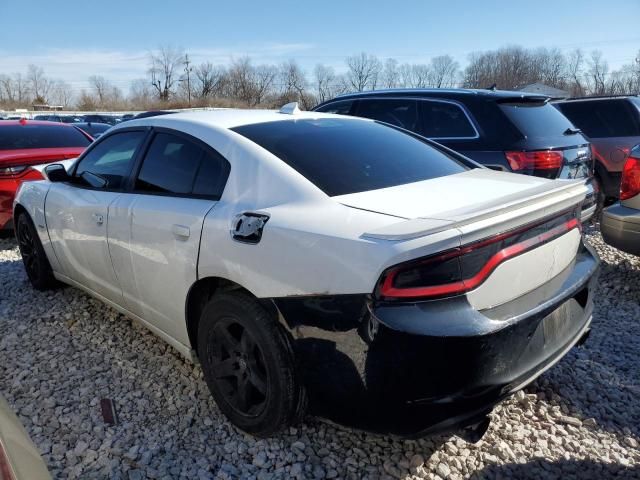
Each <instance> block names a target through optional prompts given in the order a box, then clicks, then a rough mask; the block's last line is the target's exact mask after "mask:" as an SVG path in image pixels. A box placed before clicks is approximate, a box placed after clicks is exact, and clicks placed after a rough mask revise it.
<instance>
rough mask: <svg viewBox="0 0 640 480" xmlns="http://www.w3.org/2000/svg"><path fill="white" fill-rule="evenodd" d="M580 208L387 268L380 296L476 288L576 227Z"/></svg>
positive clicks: (398, 297)
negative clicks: (502, 266)
mask: <svg viewBox="0 0 640 480" xmlns="http://www.w3.org/2000/svg"><path fill="white" fill-rule="evenodd" d="M578 218H579V215H578V212H577V211H571V212H567V213H564V214H562V215H560V216H556V217H553V218H550V219H547V220H543V221H541V222H537V223H534V224H531V225H527V226H525V227H522V228H518V229H516V230H512V231H509V232H505V233H502V234H499V235H496V236H494V237H490V238H487V239H484V240H480V241H478V242H474V243H472V244H469V245H466V246H463V247H459V248H455V249H453V250H449V251H447V252H443V253H440V254H437V255H434V256H430V257H425V258H420V259H417V260H413V261H409V262H407V263H403V264H400V265H397V266H395V267H391V268H389V269H387V270H386V271H385V272H384V273H383V274H382V276H381V277H380V280H379V283H378V287H377V289H376V296H377V298H379V299H381V300H412V299H413V300H416V299H421V300H426V299H432V298H442V297H449V296H454V295H460V294H462V293H465V292H468V291H470V290H473V289H474V288H476V287H478V286H479V285H480V284H482V283H483V282H484V281H485V280H486V279H487V278H488V277H489V276H490V275H491V273H493V271H494V270H495V269H496V268H498V266H499V265H500V264H501V263H503V262H505V261H506V260H509V259H510V258H513V257H516V256H518V255H521V254H523V253H525V252H528V251H530V250H533V249H534V248H537V247H539V246H541V245H542V244H544V243H547V242H550V241H552V240H554V239H556V238H558V237H560V236H562V235H564V234H565V233H567V232H569V231H571V230H573V229H574V228H579V229H580V228H581V224H580V220H579V219H578Z"/></svg>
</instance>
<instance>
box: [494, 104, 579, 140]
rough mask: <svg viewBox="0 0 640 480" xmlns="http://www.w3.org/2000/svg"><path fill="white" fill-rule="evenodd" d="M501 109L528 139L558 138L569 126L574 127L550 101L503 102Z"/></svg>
mask: <svg viewBox="0 0 640 480" xmlns="http://www.w3.org/2000/svg"><path fill="white" fill-rule="evenodd" d="M500 110H502V112H503V113H504V114H505V115H506V116H507V117H508V118H509V120H511V122H513V124H514V125H515V126H516V128H517V129H518V130H519V131H520V133H522V135H524V136H525V137H526V138H528V139H539V140H540V139H553V138H556V139H557V138H558V137H561V136H562V135H563V133H564V132H565V131H566V130H567V129H568V128H574V127H573V125H572V124H571V122H570V121H569V120H568V119H567V118H566V117H565V116H564V115H563V114H562V113H560V112H559V111H558V110H556V109H555V108H554V107H553V106H552V105H550V104H548V103H542V102H524V103H501V104H500Z"/></svg>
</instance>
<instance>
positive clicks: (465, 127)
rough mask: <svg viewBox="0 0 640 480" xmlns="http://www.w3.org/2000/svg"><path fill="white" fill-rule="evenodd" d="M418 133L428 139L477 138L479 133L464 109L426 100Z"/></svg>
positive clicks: (422, 107)
mask: <svg viewBox="0 0 640 480" xmlns="http://www.w3.org/2000/svg"><path fill="white" fill-rule="evenodd" d="M419 105H420V116H421V122H420V129H419V130H418V133H420V134H421V135H424V136H425V137H428V138H476V137H477V136H478V132H477V131H476V129H475V128H474V126H473V125H472V124H471V121H470V120H469V117H468V116H467V115H466V114H465V112H464V110H462V107H460V106H459V105H456V104H455V103H450V102H434V101H429V100H424V101H421V102H419Z"/></svg>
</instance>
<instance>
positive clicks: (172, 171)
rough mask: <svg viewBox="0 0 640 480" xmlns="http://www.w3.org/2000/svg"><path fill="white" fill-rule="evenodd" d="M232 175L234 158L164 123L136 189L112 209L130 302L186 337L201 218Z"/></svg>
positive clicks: (117, 257) (114, 247) (118, 261)
mask: <svg viewBox="0 0 640 480" xmlns="http://www.w3.org/2000/svg"><path fill="white" fill-rule="evenodd" d="M228 174H229V163H228V162H227V161H226V160H225V159H224V158H223V157H222V156H220V155H219V154H218V153H217V152H215V151H214V150H212V149H211V148H210V147H208V146H206V145H205V144H203V143H201V142H199V141H198V140H196V139H195V138H193V137H190V136H187V135H184V134H181V133H178V132H174V131H170V130H165V129H157V130H156V131H155V132H154V134H153V138H152V139H151V142H150V144H149V146H148V148H147V151H146V153H145V154H144V156H143V158H142V162H141V165H139V166H138V171H137V174H136V176H135V184H134V185H133V188H132V190H131V193H129V194H127V195H123V196H122V197H120V198H119V199H117V200H116V201H115V202H114V203H113V205H112V208H111V209H110V210H109V225H110V229H109V246H110V250H111V254H112V258H113V262H114V267H115V270H116V272H117V274H118V278H119V280H120V284H121V285H122V289H123V294H124V301H125V303H126V306H127V308H128V309H129V310H130V311H131V312H133V313H135V314H136V315H138V316H140V317H142V318H143V319H145V320H146V321H148V322H150V323H152V324H153V325H154V326H155V327H157V328H159V329H161V330H162V331H164V332H165V333H167V334H169V335H170V336H172V337H174V338H176V339H178V340H179V341H181V342H183V343H188V338H187V337H186V329H185V322H184V315H185V310H184V308H185V305H184V299H185V298H186V297H187V293H188V291H189V288H190V287H191V285H193V283H194V282H195V281H196V280H197V264H198V254H199V248H200V235H201V232H202V224H203V222H204V217H205V216H206V214H207V213H208V212H209V211H210V210H211V209H212V208H214V206H215V205H216V202H217V201H218V200H219V199H220V196H221V194H222V190H223V189H224V185H225V183H226V179H227V176H228Z"/></svg>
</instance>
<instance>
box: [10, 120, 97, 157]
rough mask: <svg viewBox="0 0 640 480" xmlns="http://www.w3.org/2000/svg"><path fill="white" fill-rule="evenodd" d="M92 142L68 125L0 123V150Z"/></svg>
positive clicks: (84, 145)
mask: <svg viewBox="0 0 640 480" xmlns="http://www.w3.org/2000/svg"><path fill="white" fill-rule="evenodd" d="M90 143H91V142H90V141H89V139H88V138H87V137H85V136H84V135H83V134H82V133H81V132H79V131H78V130H77V129H76V128H74V127H70V126H67V125H56V124H55V123H51V124H50V125H33V124H31V125H29V121H28V120H27V123H26V124H25V125H0V150H17V149H22V148H25V149H28V148H61V147H86V146H88V145H89V144H90Z"/></svg>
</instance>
